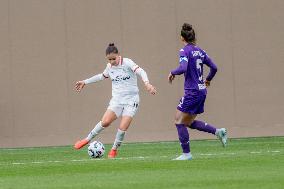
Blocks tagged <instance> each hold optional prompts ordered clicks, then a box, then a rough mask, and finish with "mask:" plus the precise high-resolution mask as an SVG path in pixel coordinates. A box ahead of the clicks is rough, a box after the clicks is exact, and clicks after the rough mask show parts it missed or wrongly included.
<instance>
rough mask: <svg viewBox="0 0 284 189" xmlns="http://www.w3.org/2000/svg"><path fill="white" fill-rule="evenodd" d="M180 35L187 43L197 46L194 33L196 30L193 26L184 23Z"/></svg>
mask: <svg viewBox="0 0 284 189" xmlns="http://www.w3.org/2000/svg"><path fill="white" fill-rule="evenodd" d="M180 35H181V36H182V37H183V38H184V40H185V41H186V42H187V43H191V44H195V42H196V38H195V32H194V29H193V28H192V25H190V24H188V23H184V24H183V25H182V29H181V32H180Z"/></svg>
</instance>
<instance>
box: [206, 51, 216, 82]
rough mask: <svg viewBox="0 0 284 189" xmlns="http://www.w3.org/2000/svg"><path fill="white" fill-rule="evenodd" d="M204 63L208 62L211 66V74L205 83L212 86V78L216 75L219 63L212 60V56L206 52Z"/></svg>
mask: <svg viewBox="0 0 284 189" xmlns="http://www.w3.org/2000/svg"><path fill="white" fill-rule="evenodd" d="M203 63H204V64H206V65H207V66H208V67H209V68H210V71H209V74H208V76H207V77H206V80H205V85H206V86H207V87H208V86H210V82H211V80H212V79H213V78H214V76H215V75H216V73H217V70H218V68H217V65H216V64H215V63H214V62H213V61H212V60H211V58H210V57H209V56H208V55H207V54H206V53H205V57H204V61H203Z"/></svg>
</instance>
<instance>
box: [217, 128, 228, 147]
mask: <svg viewBox="0 0 284 189" xmlns="http://www.w3.org/2000/svg"><path fill="white" fill-rule="evenodd" d="M216 135H217V137H218V139H219V140H220V141H221V143H222V145H223V147H226V145H227V138H228V137H227V130H226V129H225V128H222V129H218V130H217V132H216Z"/></svg>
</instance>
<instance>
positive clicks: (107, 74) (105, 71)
mask: <svg viewBox="0 0 284 189" xmlns="http://www.w3.org/2000/svg"><path fill="white" fill-rule="evenodd" d="M109 68H110V64H107V66H106V68H105V70H104V71H103V73H102V74H103V76H104V77H105V78H109Z"/></svg>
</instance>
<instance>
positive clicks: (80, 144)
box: [74, 139, 89, 150]
mask: <svg viewBox="0 0 284 189" xmlns="http://www.w3.org/2000/svg"><path fill="white" fill-rule="evenodd" d="M88 143H89V141H88V140H87V139H83V140H79V141H77V142H76V143H75V145H74V148H75V149H77V150H79V149H81V148H82V147H83V146H85V145H86V144H88Z"/></svg>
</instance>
